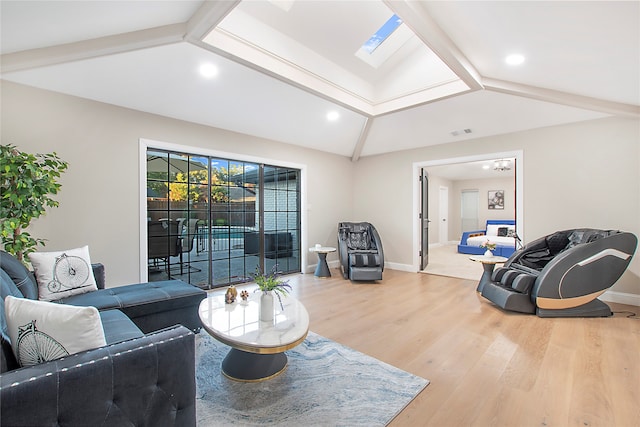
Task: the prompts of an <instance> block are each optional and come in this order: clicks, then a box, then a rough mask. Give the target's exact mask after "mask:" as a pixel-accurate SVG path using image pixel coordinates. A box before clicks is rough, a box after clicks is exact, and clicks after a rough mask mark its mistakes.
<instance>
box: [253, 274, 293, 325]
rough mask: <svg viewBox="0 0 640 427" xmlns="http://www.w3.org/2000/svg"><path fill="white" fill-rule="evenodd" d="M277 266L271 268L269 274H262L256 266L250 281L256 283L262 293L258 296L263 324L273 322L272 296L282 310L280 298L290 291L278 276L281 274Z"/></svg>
mask: <svg viewBox="0 0 640 427" xmlns="http://www.w3.org/2000/svg"><path fill="white" fill-rule="evenodd" d="M277 267H278V266H277V265H274V266H273V268H271V271H270V272H269V273H264V272H263V271H262V270H261V269H260V266H259V265H258V266H256V272H255V273H254V274H253V275H251V279H252V280H253V281H255V282H256V285H258V289H259V290H261V291H262V295H260V320H262V321H265V322H271V321H273V294H275V295H276V296H277V297H278V301H279V302H280V308H281V309H282V310H284V306H283V304H282V296H286V295H287V294H288V293H289V291H290V290H291V285H289V283H288V281H287V280H282V279H280V278H279V277H278V276H279V275H280V274H281V273H280V272H279V271H278V269H277Z"/></svg>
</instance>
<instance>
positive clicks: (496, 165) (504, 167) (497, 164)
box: [493, 159, 511, 172]
mask: <svg viewBox="0 0 640 427" xmlns="http://www.w3.org/2000/svg"><path fill="white" fill-rule="evenodd" d="M493 170H494V171H500V172H504V171H509V170H511V160H509V159H500V160H496V161H494V162H493Z"/></svg>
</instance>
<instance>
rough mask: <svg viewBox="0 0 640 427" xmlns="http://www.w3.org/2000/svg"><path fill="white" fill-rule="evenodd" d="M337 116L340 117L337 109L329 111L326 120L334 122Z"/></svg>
mask: <svg viewBox="0 0 640 427" xmlns="http://www.w3.org/2000/svg"><path fill="white" fill-rule="evenodd" d="M339 117H340V114H338V112H337V111H329V112H328V113H327V120H329V121H330V122H335V121H336V120H338V118H339Z"/></svg>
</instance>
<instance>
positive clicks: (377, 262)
mask: <svg viewBox="0 0 640 427" xmlns="http://www.w3.org/2000/svg"><path fill="white" fill-rule="evenodd" d="M338 254H339V255H340V266H341V269H342V275H343V276H344V278H345V279H349V280H382V271H383V270H384V252H383V250H382V240H381V239H380V235H378V231H377V230H376V228H375V227H374V226H373V225H371V224H370V223H368V222H340V223H338Z"/></svg>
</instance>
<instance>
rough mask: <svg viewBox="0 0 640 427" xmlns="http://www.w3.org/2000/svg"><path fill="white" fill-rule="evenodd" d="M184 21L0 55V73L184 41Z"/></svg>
mask: <svg viewBox="0 0 640 427" xmlns="http://www.w3.org/2000/svg"><path fill="white" fill-rule="evenodd" d="M186 28H187V26H186V24H185V23H182V24H171V25H164V26H161V27H155V28H150V29H146V30H140V31H132V32H129V33H124V34H116V35H113V36H106V37H99V38H95V39H91V40H83V41H79V42H75V43H67V44H62V45H57V46H50V47H43V48H39V49H29V50H23V51H21V52H14V53H8V54H4V55H2V56H0V63H1V64H2V65H1V67H0V72H2V73H9V72H12V71H21V70H26V69H30V68H37V67H44V66H47V65H55V64H61V63H64V62H71V61H78V60H81V59H89V58H96V57H98V56H104V55H112V54H115V53H123V52H129V51H133V50H138V49H145V48H149V47H154V46H162V45H166V44H171V43H177V42H180V41H182V40H183V38H184V35H185V33H186Z"/></svg>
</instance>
